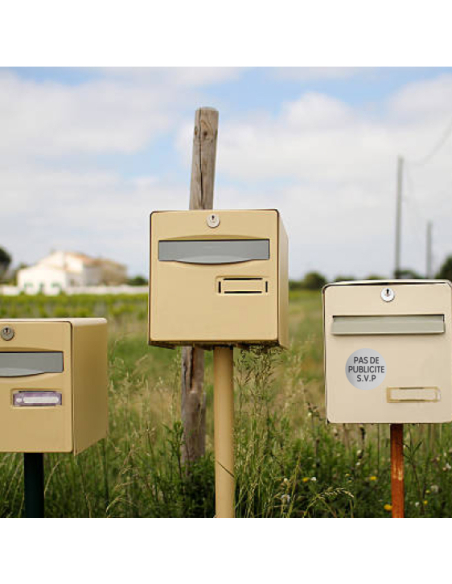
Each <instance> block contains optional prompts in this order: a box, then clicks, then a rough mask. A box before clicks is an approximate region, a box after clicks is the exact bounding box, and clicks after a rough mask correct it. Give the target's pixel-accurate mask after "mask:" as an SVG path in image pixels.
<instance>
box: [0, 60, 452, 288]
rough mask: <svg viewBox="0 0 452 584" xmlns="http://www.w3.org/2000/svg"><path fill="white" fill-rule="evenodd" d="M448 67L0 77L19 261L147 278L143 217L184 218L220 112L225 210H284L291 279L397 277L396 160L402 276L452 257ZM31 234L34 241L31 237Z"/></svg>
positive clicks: (7, 200)
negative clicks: (55, 258) (97, 261)
mask: <svg viewBox="0 0 452 584" xmlns="http://www.w3.org/2000/svg"><path fill="white" fill-rule="evenodd" d="M451 103H452V70H451V69H444V68H413V67H412V68H378V69H375V68H373V69H372V68H367V69H363V68H361V69H357V68H348V69H344V68H336V69H334V68H320V69H312V68H310V69H307V68H297V69H284V68H281V69H278V68H272V69H269V68H254V69H253V68H230V69H228V68H224V69H221V68H217V69H212V68H210V69H209V68H198V69H187V68H185V69H180V68H179V69H177V68H173V69H168V68H166V69H165V68H158V69H152V68H150V69H96V68H93V69H69V68H13V69H0V116H2V117H3V120H2V133H1V135H0V154H1V160H2V162H0V188H1V189H2V193H3V197H2V199H3V201H4V209H3V215H4V217H5V218H6V229H5V230H4V231H3V238H2V240H0V245H3V246H4V247H6V248H7V249H9V250H10V252H11V253H12V255H13V258H14V262H15V263H16V264H17V263H19V262H25V263H32V262H34V261H36V260H37V259H39V258H40V257H42V256H44V255H46V254H47V253H48V251H50V250H51V249H67V250H72V249H74V250H80V251H84V252H86V253H90V254H92V255H96V256H97V255H102V256H105V257H110V258H112V259H117V260H118V261H122V262H124V263H126V264H127V265H128V267H129V272H130V274H131V275H133V274H136V273H142V274H146V272H147V254H148V251H147V245H148V235H147V217H148V215H149V213H150V212H151V211H152V210H154V209H158V208H161V209H164V208H186V207H187V204H188V190H189V181H190V159H191V134H192V131H193V116H194V111H195V109H196V108H197V107H200V106H203V105H208V106H212V107H216V108H217V109H218V110H219V112H220V128H219V142H218V159H217V175H216V190H215V202H216V206H218V207H219V208H234V207H237V208H245V207H250V208H259V207H263V208H266V207H269V206H271V207H279V208H280V209H281V212H282V215H283V219H284V221H285V223H286V226H287V230H288V232H289V237H290V242H291V247H290V249H291V259H290V273H291V277H293V278H299V277H301V276H302V275H303V274H304V273H305V272H306V271H308V270H311V269H316V270H319V271H321V272H323V273H325V274H326V275H327V276H328V277H330V278H332V277H334V276H336V275H337V274H346V275H354V276H356V277H365V276H367V275H368V274H369V273H372V272H373V273H375V272H377V273H380V274H382V275H389V274H390V272H391V270H392V269H393V245H394V210H395V176H396V174H395V170H396V158H397V155H398V154H402V155H404V156H405V157H406V159H407V166H406V177H405V189H404V222H403V232H402V236H403V245H402V260H403V261H402V263H403V265H404V266H406V267H410V268H414V269H417V270H418V271H420V272H423V271H424V269H425V228H426V221H427V220H428V219H431V220H433V222H434V256H435V267H438V266H439V264H440V263H441V262H442V260H443V259H444V257H445V255H447V254H448V253H452V237H450V235H449V231H450V227H449V226H450V224H451V220H452V205H451V204H450V203H449V199H451V197H450V196H449V190H450V188H451V187H452V185H451V184H450V183H451V180H450V178H449V175H450V171H449V169H450V160H449V158H450V156H452V142H449V141H446V142H445V144H444V146H443V147H442V148H441V149H440V150H439V151H438V153H437V154H436V155H435V156H434V157H433V158H432V159H431V161H429V163H428V164H426V165H424V166H420V167H417V166H416V165H415V164H413V163H412V161H416V160H417V159H420V158H422V157H423V156H424V155H425V154H427V153H428V152H429V151H430V150H431V149H432V148H433V147H434V146H435V144H436V142H437V141H438V140H439V138H440V137H441V135H442V133H443V132H444V130H445V128H446V127H447V125H448V124H449V123H450V121H451V119H452V105H450V104H451ZM24 234H26V237H24Z"/></svg>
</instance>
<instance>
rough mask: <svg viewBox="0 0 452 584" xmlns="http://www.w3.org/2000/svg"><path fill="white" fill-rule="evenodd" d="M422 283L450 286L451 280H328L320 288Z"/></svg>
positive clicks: (323, 290)
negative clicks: (328, 281)
mask: <svg viewBox="0 0 452 584" xmlns="http://www.w3.org/2000/svg"><path fill="white" fill-rule="evenodd" d="M407 284H408V285H411V286H412V285H422V284H424V285H425V284H430V285H431V284H443V285H448V286H450V287H452V282H450V281H449V280H420V279H419V280H395V279H391V278H388V279H387V280H350V281H344V282H330V283H328V284H326V285H325V286H324V287H323V288H322V292H323V294H325V291H326V290H327V288H331V287H332V286H403V285H407Z"/></svg>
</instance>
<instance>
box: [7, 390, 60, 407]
mask: <svg viewBox="0 0 452 584" xmlns="http://www.w3.org/2000/svg"><path fill="white" fill-rule="evenodd" d="M61 404H62V395H61V392H59V391H15V392H14V393H13V405H14V406H16V407H22V408H23V407H43V406H61Z"/></svg>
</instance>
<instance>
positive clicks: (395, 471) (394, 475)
mask: <svg viewBox="0 0 452 584" xmlns="http://www.w3.org/2000/svg"><path fill="white" fill-rule="evenodd" d="M402 178H403V158H402V157H401V156H399V157H398V158H397V203H396V238H395V269H394V278H396V279H399V278H400V271H401V266H400V237H401V231H402ZM389 428H390V442H391V496H392V501H391V502H392V517H393V518H401V517H404V515H405V486H404V485H405V482H404V460H403V424H390V425H389Z"/></svg>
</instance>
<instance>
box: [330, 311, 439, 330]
mask: <svg viewBox="0 0 452 584" xmlns="http://www.w3.org/2000/svg"><path fill="white" fill-rule="evenodd" d="M444 330H445V325H444V315H443V314H417V315H402V316H333V325H332V329H331V332H332V333H333V335H435V334H441V333H444Z"/></svg>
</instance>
